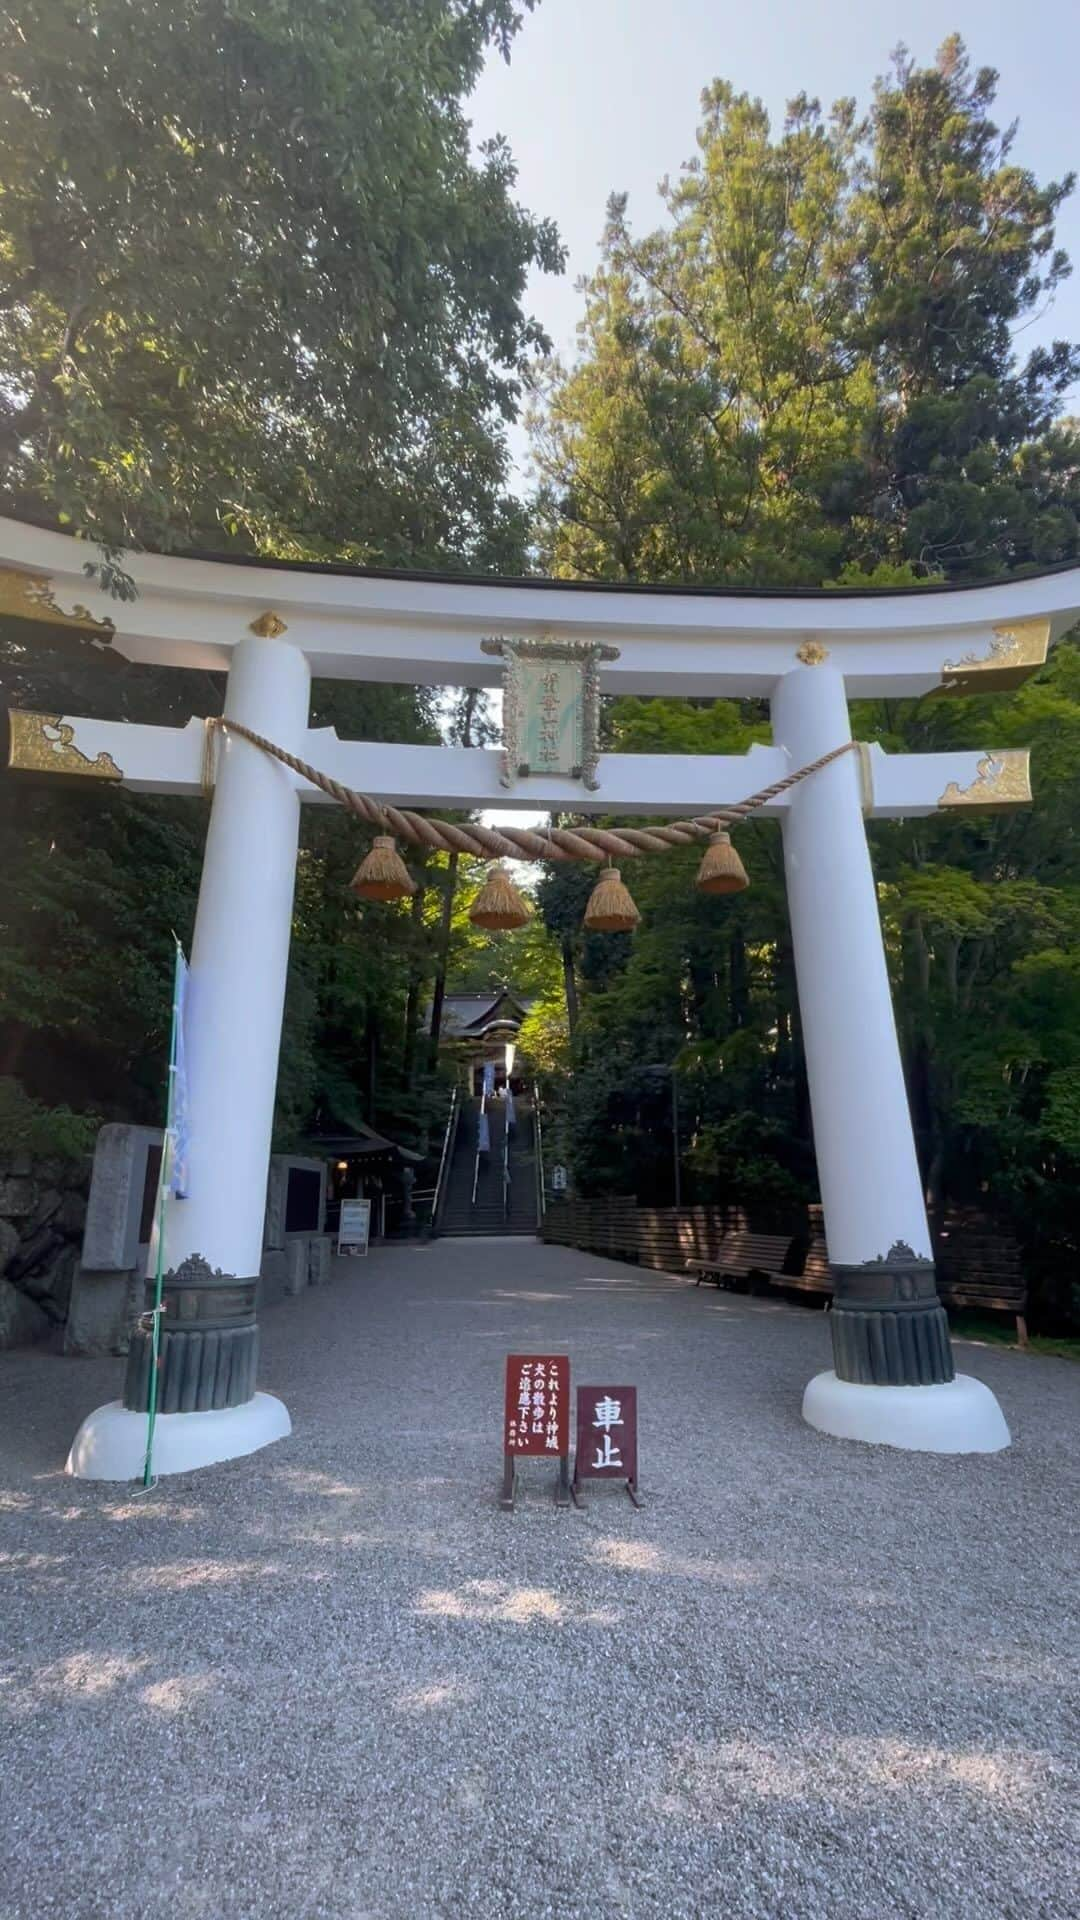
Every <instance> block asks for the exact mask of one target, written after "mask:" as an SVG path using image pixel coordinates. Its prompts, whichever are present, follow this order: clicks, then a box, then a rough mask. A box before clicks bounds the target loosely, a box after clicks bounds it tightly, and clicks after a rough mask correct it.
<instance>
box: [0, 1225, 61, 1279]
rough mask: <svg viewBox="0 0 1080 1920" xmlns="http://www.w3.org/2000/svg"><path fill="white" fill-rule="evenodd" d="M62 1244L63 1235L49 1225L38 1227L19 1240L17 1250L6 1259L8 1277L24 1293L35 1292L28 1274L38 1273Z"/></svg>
mask: <svg viewBox="0 0 1080 1920" xmlns="http://www.w3.org/2000/svg"><path fill="white" fill-rule="evenodd" d="M63 1244H64V1236H63V1234H62V1233H58V1232H57V1230H56V1228H55V1227H53V1226H50V1225H46V1226H44V1227H39V1228H38V1229H37V1232H36V1233H31V1234H30V1235H28V1237H27V1238H26V1239H24V1240H20V1242H19V1251H18V1253H16V1254H14V1255H13V1257H12V1258H11V1259H10V1260H9V1261H8V1265H7V1275H8V1279H9V1280H10V1281H11V1282H12V1283H13V1284H14V1285H16V1286H20V1287H21V1288H22V1290H23V1292H24V1293H35V1292H36V1291H37V1289H36V1286H35V1285H34V1284H33V1282H32V1280H31V1278H30V1276H31V1275H33V1274H37V1273H40V1272H41V1270H42V1269H43V1268H44V1267H45V1266H46V1264H47V1263H48V1261H49V1260H50V1259H51V1257H52V1255H53V1254H54V1253H55V1252H56V1249H57V1248H58V1247H62V1246H63Z"/></svg>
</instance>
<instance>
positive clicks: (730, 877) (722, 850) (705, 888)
mask: <svg viewBox="0 0 1080 1920" xmlns="http://www.w3.org/2000/svg"><path fill="white" fill-rule="evenodd" d="M695 884H696V886H697V889H698V892H699V893H742V892H743V890H744V888H746V887H748V886H749V885H750V882H749V880H748V879H747V877H746V868H745V867H744V866H743V863H742V861H741V860H740V858H739V856H738V853H737V852H736V850H735V848H734V847H733V846H732V844H731V835H730V834H729V833H714V834H713V836H712V838H711V840H710V841H709V844H708V846H707V847H706V849H705V852H704V854H703V855H702V858H701V865H700V867H699V868H698V873H697V881H696V883H695Z"/></svg>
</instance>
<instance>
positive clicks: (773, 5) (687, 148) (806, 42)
mask: <svg viewBox="0 0 1080 1920" xmlns="http://www.w3.org/2000/svg"><path fill="white" fill-rule="evenodd" d="M953 31H957V32H959V33H960V34H961V35H962V36H963V38H964V40H965V41H966V43H967V47H968V52H969V54H970V56H971V59H972V62H973V64H975V65H976V66H992V67H996V68H997V69H998V71H999V73H1000V75H1001V82H1000V87H999V91H998V102H997V109H996V112H997V117H998V124H999V125H1001V126H1006V125H1008V124H1009V122H1010V121H1012V120H1015V119H1018V120H1019V121H1020V129H1019V133H1018V135H1017V140H1016V144H1015V147H1014V149H1013V157H1014V159H1015V160H1016V161H1018V162H1019V163H1020V164H1021V165H1023V166H1027V167H1029V168H1030V169H1031V170H1032V172H1033V173H1034V174H1035V176H1036V178H1037V179H1038V180H1040V182H1044V183H1045V182H1046V181H1047V180H1049V179H1060V178H1061V177H1062V175H1064V174H1066V173H1068V172H1069V171H1070V170H1071V169H1072V168H1073V167H1078V168H1080V113H1078V107H1077V101H1078V75H1080V5H1078V4H1077V0H1025V4H1023V5H1018V4H1017V0H979V4H975V3H974V0H905V4H904V5H903V6H902V7H898V6H897V5H896V4H895V3H894V4H890V0H859V4H858V5H857V6H856V5H854V4H852V0H816V4H815V0H752V3H751V4H743V5H739V6H724V5H721V4H718V0H540V5H539V6H538V8H537V11H536V12H535V13H534V14H531V15H529V16H527V17H526V20H525V24H524V26H523V27H522V29H521V32H520V33H519V34H518V36H517V39H516V40H515V42H514V51H513V57H512V60H511V63H510V65H509V67H507V66H506V65H505V64H504V63H503V61H502V60H501V59H500V58H499V57H498V56H497V55H495V56H493V57H492V58H491V59H490V60H489V61H488V64H487V67H486V68H485V70H484V73H483V75H482V76H481V79H480V81H479V84H478V86H477V88H476V91H475V93H474V95H473V97H472V101H471V103H470V110H471V117H472V122H473V134H474V138H475V139H476V140H480V139H484V138H486V137H488V136H489V135H491V134H494V133H496V132H498V133H504V134H505V135H506V136H507V138H508V139H509V141H510V146H511V149H512V151H513V154H514V157H515V159H516V161H517V164H518V170H519V177H518V189H517V194H518V198H519V200H520V201H521V203H522V205H524V206H526V207H528V208H529V210H530V211H531V212H533V213H535V214H539V215H547V216H549V217H550V218H552V219H554V220H555V222H556V224H557V226H558V228H559V231H560V233H561V235H562V239H563V242H564V244H565V245H566V246H567V248H568V251H569V258H568V262H567V270H566V272H565V273H564V274H563V275H562V276H561V277H558V278H555V277H552V276H548V275H543V274H534V276H533V278H532V280H531V282H530V287H529V302H528V304H529V309H530V311H531V312H533V313H535V314H536V315H537V317H538V318H539V319H540V320H541V321H542V323H543V325H544V327H545V328H546V330H547V332H548V333H549V334H550V335H551V338H552V340H553V342H554V344H555V346H556V348H557V350H558V351H559V352H560V354H562V355H563V356H564V357H571V356H572V354H573V350H574V330H575V326H576V323H577V320H578V318H579V316H580V313H581V307H582V296H581V294H580V293H579V292H578V291H576V289H575V282H576V281H577V279H578V278H579V277H580V276H581V275H582V274H588V273H590V272H592V270H593V269H594V267H595V266H596V264H597V260H598V242H599V238H600V234H601V231H602V228H603V223H604V208H605V205H606V202H607V198H608V195H609V194H610V193H611V192H613V191H615V192H628V193H629V196H630V202H629V217H630V222H631V225H632V227H634V228H635V229H636V230H637V231H639V232H640V231H646V232H647V231H648V230H649V229H650V228H651V227H653V226H655V225H656V224H657V223H658V220H659V217H660V214H661V207H660V202H659V200H658V198H657V193H656V187H657V182H658V181H659V180H661V179H662V178H663V176H664V175H665V174H672V175H674V174H676V173H677V172H678V170H679V167H680V165H681V163H682V162H683V161H684V160H686V159H688V158H689V157H690V156H691V155H692V154H693V152H694V150H695V145H694V134H695V129H696V127H697V120H698V103H699V98H700V94H701V90H702V88H703V87H704V86H705V85H706V84H707V83H708V82H709V81H710V80H713V79H715V78H718V77H719V78H723V79H726V80H729V81H730V82H731V83H732V85H733V86H734V87H736V89H738V90H739V91H743V92H747V93H750V94H754V95H756V96H758V97H759V98H760V99H762V100H763V101H764V103H765V105H766V107H767V108H768V110H769V113H770V115H771V116H772V118H773V120H774V124H775V123H776V122H777V121H779V120H780V119H782V116H783V111H784V106H785V103H786V101H787V100H788V99H789V98H790V97H791V96H792V95H793V94H796V93H799V92H805V93H807V94H809V95H811V96H815V95H816V96H817V97H818V98H819V99H820V100H821V102H822V105H823V106H826V107H827V106H828V105H829V104H831V102H832V101H833V100H836V99H838V98H840V97H842V96H845V95H853V96H854V97H855V99H856V101H857V102H858V104H859V105H860V107H863V108H865V107H866V106H867V105H868V104H869V100H870V96H871V89H872V86H873V81H874V78H875V76H876V75H877V74H879V73H880V72H882V71H883V70H884V68H885V67H886V65H887V64H888V59H889V55H890V53H891V51H892V49H893V47H894V46H895V45H896V43H897V41H898V40H901V39H902V40H903V41H904V42H905V44H906V45H907V46H908V47H909V48H910V49H911V51H912V53H913V54H914V55H915V56H916V58H917V59H918V60H919V61H920V62H922V63H925V62H927V61H929V60H930V59H932V57H933V55H934V52H935V51H936V49H937V47H938V46H939V45H940V43H941V41H942V40H944V39H945V38H946V36H947V35H948V34H949V33H951V32H953ZM1058 243H1059V244H1060V245H1062V246H1064V247H1065V249H1066V251H1067V252H1068V253H1069V254H1070V255H1071V256H1072V258H1073V259H1074V260H1075V261H1076V272H1075V274H1074V276H1073V278H1072V279H1071V280H1069V281H1066V283H1065V284H1064V286H1063V287H1062V289H1061V290H1060V291H1059V293H1058V295H1057V299H1056V302H1055V304H1054V306H1053V308H1052V309H1051V311H1050V312H1049V314H1047V315H1046V316H1045V317H1044V318H1043V319H1041V320H1040V321H1039V322H1038V323H1037V324H1036V325H1034V326H1032V327H1031V328H1030V329H1028V331H1027V332H1026V333H1025V335H1024V344H1025V345H1026V344H1027V343H1028V342H1030V343H1032V344H1035V343H1036V342H1038V341H1039V340H1042V339H1053V338H1055V337H1056V338H1059V339H1060V338H1065V339H1073V340H1076V339H1080V194H1075V193H1074V195H1073V196H1072V198H1071V200H1069V201H1067V202H1066V204H1065V207H1064V208H1063V210H1062V214H1061V217H1060V219H1059V222H1058ZM513 450H514V454H515V459H516V461H517V472H518V484H519V485H524V484H525V483H526V482H527V478H528V475H527V455H526V441H525V436H524V434H523V432H522V431H521V430H520V429H518V430H516V431H515V434H514V438H513Z"/></svg>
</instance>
